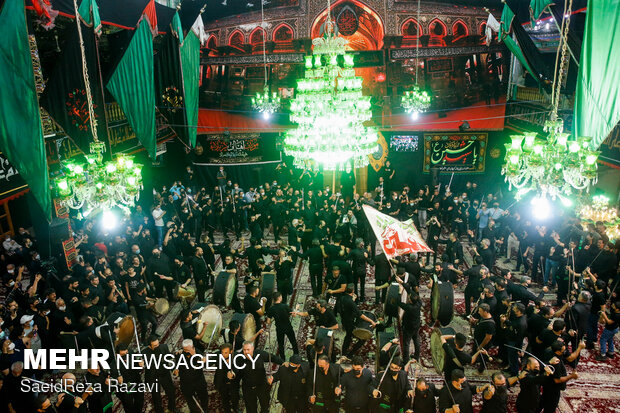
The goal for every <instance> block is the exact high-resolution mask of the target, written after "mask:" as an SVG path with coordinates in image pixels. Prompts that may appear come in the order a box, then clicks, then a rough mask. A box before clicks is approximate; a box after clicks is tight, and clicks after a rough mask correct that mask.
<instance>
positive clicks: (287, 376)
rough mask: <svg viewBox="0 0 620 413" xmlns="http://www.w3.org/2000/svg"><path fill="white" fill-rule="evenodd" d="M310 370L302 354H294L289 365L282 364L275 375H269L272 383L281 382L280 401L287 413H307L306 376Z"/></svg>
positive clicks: (279, 388)
mask: <svg viewBox="0 0 620 413" xmlns="http://www.w3.org/2000/svg"><path fill="white" fill-rule="evenodd" d="M309 372H310V367H309V366H308V363H307V362H304V361H302V359H301V356H300V355H298V354H293V355H292V356H291V358H290V359H289V362H288V366H284V365H283V366H281V367H280V368H279V369H278V371H277V372H276V373H275V374H274V375H273V377H268V378H267V381H268V382H269V384H270V385H272V384H273V383H275V382H278V381H279V382H281V384H280V387H278V401H279V402H280V403H282V407H284V411H285V412H286V413H305V412H306V411H307V408H308V394H307V386H306V376H307V375H308V374H309Z"/></svg>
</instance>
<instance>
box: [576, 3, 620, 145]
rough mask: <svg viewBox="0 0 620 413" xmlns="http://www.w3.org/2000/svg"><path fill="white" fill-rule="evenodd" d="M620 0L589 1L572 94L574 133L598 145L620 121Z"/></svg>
mask: <svg viewBox="0 0 620 413" xmlns="http://www.w3.org/2000/svg"><path fill="white" fill-rule="evenodd" d="M618 16H620V0H593V1H590V2H588V12H587V14H586V27H585V31H584V35H583V46H582V52H581V61H580V62H579V74H578V77H577V91H576V93H575V127H574V128H573V130H574V131H575V133H576V136H590V137H592V142H591V144H590V145H591V149H596V148H598V147H599V146H600V145H601V143H602V142H603V141H604V140H605V139H606V138H607V135H609V133H610V132H611V131H612V129H613V128H614V127H615V126H616V125H617V124H618V121H620V64H618V56H620V19H619V18H618Z"/></svg>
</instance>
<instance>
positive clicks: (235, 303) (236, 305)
mask: <svg viewBox="0 0 620 413" xmlns="http://www.w3.org/2000/svg"><path fill="white" fill-rule="evenodd" d="M222 271H226V272H228V273H230V274H234V276H235V277H236V276H237V265H236V264H235V262H234V259H233V256H232V255H231V254H226V255H225V256H224V264H223V265H222ZM238 293H239V283H235V293H234V294H233V298H232V300H231V302H230V306H231V307H232V309H233V310H235V312H236V313H243V310H242V309H241V303H240V302H239V296H238Z"/></svg>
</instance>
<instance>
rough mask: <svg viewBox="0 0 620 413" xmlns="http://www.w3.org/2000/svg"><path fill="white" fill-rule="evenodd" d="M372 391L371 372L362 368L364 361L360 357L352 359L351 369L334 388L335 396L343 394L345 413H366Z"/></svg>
mask: <svg viewBox="0 0 620 413" xmlns="http://www.w3.org/2000/svg"><path fill="white" fill-rule="evenodd" d="M372 390H373V387H372V372H371V371H370V370H368V369H367V368H364V360H363V359H362V358H361V357H360V356H355V357H353V362H352V369H351V370H350V371H348V372H346V373H345V374H343V375H342V378H341V379H340V385H339V386H338V387H337V388H336V395H340V394H342V393H344V409H345V412H347V413H352V412H359V413H368V412H369V411H370V410H369V409H370V393H371V391H372Z"/></svg>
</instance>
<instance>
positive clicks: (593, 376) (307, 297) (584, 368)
mask: <svg viewBox="0 0 620 413" xmlns="http://www.w3.org/2000/svg"><path fill="white" fill-rule="evenodd" d="M216 241H218V240H216ZM235 245H238V244H237V243H234V244H233V247H234V246H235ZM266 261H269V259H267V260H266ZM501 265H504V264H501ZM240 267H241V268H240V270H241V271H240V272H241V274H240V277H239V279H241V278H242V277H243V275H244V271H245V268H244V267H245V265H243V264H242V265H241V266H240ZM217 268H221V262H220V261H219V260H218V262H217ZM294 274H295V280H294V293H293V295H292V297H290V305H291V307H292V308H296V307H297V308H299V309H302V308H308V307H309V306H310V305H311V303H312V298H311V287H310V282H309V278H308V268H307V263H306V262H304V261H298V263H297V266H296V268H295V273H294ZM423 281H424V280H423ZM423 284H424V283H421V296H422V298H423V300H424V315H423V317H425V320H424V321H423V323H422V324H423V327H422V329H421V332H420V334H421V344H422V352H421V359H422V360H421V367H420V368H419V371H418V377H424V378H426V379H427V380H429V381H431V382H433V383H435V384H436V385H438V386H442V376H440V375H439V374H437V372H436V371H435V369H434V368H433V363H432V359H431V356H430V334H431V331H432V329H431V327H428V324H429V323H430V320H429V317H428V308H429V297H430V291H429V290H428V288H427V287H426V286H424V285H423ZM463 287H464V285H463V283H461V285H459V286H458V287H457V291H456V292H455V306H454V307H455V317H454V319H453V321H452V323H451V324H450V326H451V327H453V328H454V329H455V330H456V331H460V332H463V333H466V334H469V325H468V323H467V322H466V321H465V320H463V319H462V318H460V317H457V316H456V314H462V313H464V297H463ZM244 294H245V292H244V288H243V286H241V287H240V291H239V297H240V299H241V300H243V296H244ZM548 298H549V299H551V296H548ZM361 307H362V309H365V310H371V311H374V312H375V314H377V315H381V313H382V309H381V306H378V305H375V303H374V279H373V272H372V271H370V272H369V275H368V277H367V280H366V302H365V303H363V304H362V305H361ZM180 311H181V305H180V304H178V303H177V304H175V305H174V306H173V307H172V308H171V310H170V312H169V313H168V314H167V315H166V316H164V317H161V318H160V320H159V321H160V325H159V328H158V333H160V334H161V335H162V337H163V338H162V339H163V340H164V342H166V343H168V345H169V346H170V347H171V349H179V348H180V344H181V330H180V328H179V314H180ZM232 314H233V312H232V311H231V310H225V311H224V312H223V318H224V326H227V324H228V321H229V320H230V318H231V317H232ZM292 323H293V327H294V329H295V332H296V336H297V343H298V346H299V348H300V350H301V352H302V354H305V352H304V351H303V349H304V348H305V343H306V340H307V339H309V338H314V337H313V334H314V324H313V322H312V319H305V318H301V317H295V318H294V319H293V320H292ZM272 330H273V334H272V336H273V338H272V339H271V340H266V337H265V336H262V337H260V338H259V347H260V348H263V349H265V350H267V351H272V352H275V351H276V348H277V344H276V343H275V326H272ZM343 338H344V333H343V332H340V331H338V332H336V334H335V343H336V344H335V345H336V347H337V348H340V346H341V345H342V341H343ZM616 345H620V340H619V338H618V337H616ZM286 346H287V350H286V353H287V354H286V356H287V359H288V357H289V356H290V355H291V354H292V351H291V347H290V344H288V342H287V344H286ZM214 347H215V346H214ZM412 351H413V350H412ZM375 353H376V345H375V343H374V340H372V341H369V342H367V343H365V345H364V346H363V347H362V349H361V350H360V351H359V353H358V354H360V355H362V356H363V357H365V358H366V360H367V363H368V367H369V368H371V369H372V370H374V360H375ZM488 368H489V371H488V373H486V374H483V375H479V374H477V372H476V371H475V369H474V368H467V370H466V376H467V378H468V380H469V381H470V382H472V383H473V384H484V383H486V382H488V380H489V376H490V374H491V373H493V372H495V371H497V369H498V365H497V364H496V362H495V361H494V362H491V363H489V365H488ZM577 371H578V373H579V375H580V377H579V379H577V380H575V381H571V382H570V383H569V384H568V388H567V390H566V391H565V392H564V393H563V396H562V400H561V402H560V407H559V409H558V410H559V411H560V412H564V413H577V412H580V413H583V412H588V413H590V412H591V413H603V412H620V358H619V357H617V358H615V359H614V360H611V361H607V362H597V361H595V354H594V352H593V351H588V350H584V352H583V353H582V358H581V361H580V363H579V367H578V370H577ZM207 381H208V382H209V389H208V391H209V400H210V402H209V406H202V408H203V410H204V412H219V411H221V408H220V403H219V398H218V396H217V394H216V391H215V389H214V388H213V385H212V381H213V377H212V374H211V373H207ZM275 391H276V389H275V388H274V389H272V395H274V394H275ZM517 392H518V388H515V389H512V390H511V392H510V402H509V411H510V412H514V411H516V410H515V407H514V401H515V399H516V395H517ZM474 400H475V406H476V409H475V410H474V411H477V410H478V409H479V406H480V405H481V403H482V402H481V399H480V397H479V396H478V397H475V398H474ZM164 405H165V404H164ZM176 405H177V406H178V409H179V410H180V411H182V412H186V411H188V409H187V406H186V404H185V401H184V400H183V398H182V396H181V395H180V392H178V393H177V401H176ZM145 406H146V407H145V410H144V411H145V412H147V413H148V412H151V411H152V408H151V407H150V395H147V398H146V403H145ZM114 411H115V412H122V411H123V410H122V408H121V406H120V403H119V402H118V400H116V403H115V408H114ZM270 411H272V412H280V411H281V406H280V405H279V404H278V403H277V401H276V400H275V397H272V405H271V409H270Z"/></svg>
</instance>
